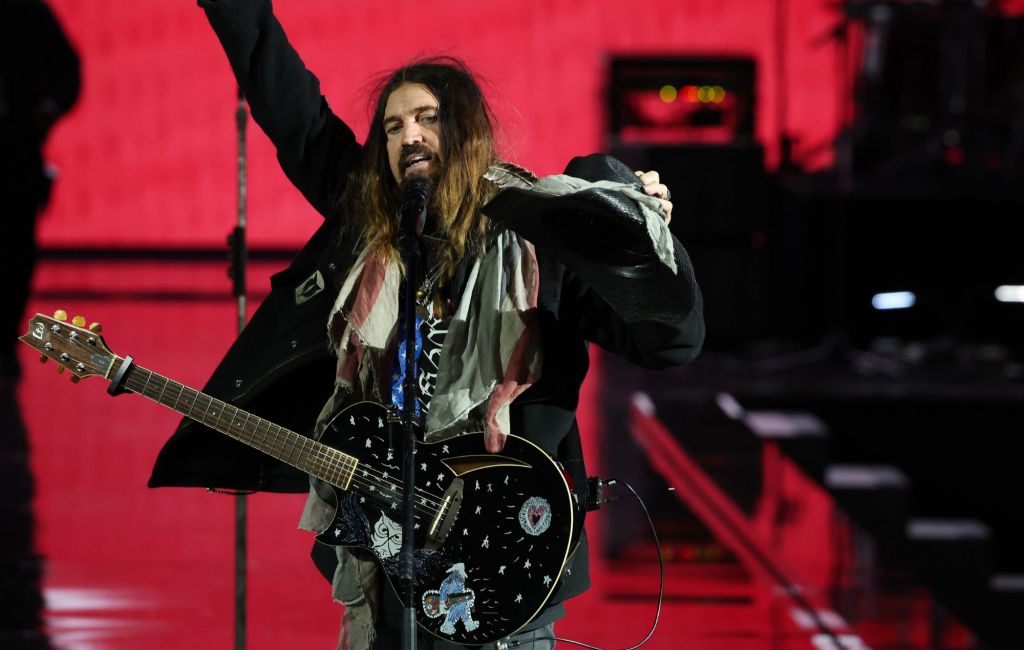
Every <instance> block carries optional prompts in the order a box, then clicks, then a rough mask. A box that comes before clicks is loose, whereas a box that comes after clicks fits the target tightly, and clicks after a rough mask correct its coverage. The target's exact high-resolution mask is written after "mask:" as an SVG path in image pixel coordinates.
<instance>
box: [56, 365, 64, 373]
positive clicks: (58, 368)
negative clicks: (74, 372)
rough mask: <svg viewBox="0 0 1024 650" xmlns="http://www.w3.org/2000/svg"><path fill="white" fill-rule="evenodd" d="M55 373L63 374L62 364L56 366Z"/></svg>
mask: <svg viewBox="0 0 1024 650" xmlns="http://www.w3.org/2000/svg"><path fill="white" fill-rule="evenodd" d="M57 374H58V375H63V374H64V366H57Z"/></svg>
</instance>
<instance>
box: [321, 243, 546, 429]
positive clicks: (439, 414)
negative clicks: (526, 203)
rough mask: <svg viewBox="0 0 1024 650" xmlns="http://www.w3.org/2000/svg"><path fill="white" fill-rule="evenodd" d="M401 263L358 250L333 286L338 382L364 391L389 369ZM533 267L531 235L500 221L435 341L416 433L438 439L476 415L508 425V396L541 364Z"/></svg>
mask: <svg viewBox="0 0 1024 650" xmlns="http://www.w3.org/2000/svg"><path fill="white" fill-rule="evenodd" d="M400 285H401V271H400V269H399V267H398V264H397V262H383V261H381V260H380V257H379V256H377V255H374V254H373V253H372V252H371V251H366V250H364V251H363V253H362V254H361V255H360V256H359V258H358V259H357V260H356V262H355V264H354V265H353V267H352V269H351V271H350V272H349V274H348V277H347V278H346V280H345V282H344V283H343V284H342V286H341V290H340V291H339V293H338V297H337V299H336V301H335V304H334V307H333V308H332V310H331V316H330V318H329V320H328V325H327V330H328V336H329V338H330V341H331V345H332V347H333V348H334V351H335V353H336V354H337V356H338V363H337V372H336V377H335V382H336V389H338V390H341V391H344V392H346V393H351V392H352V391H353V390H355V391H357V392H359V393H360V394H362V395H363V396H366V397H369V396H372V395H375V394H377V392H378V390H379V379H378V378H379V377H381V376H390V369H389V368H382V367H380V364H381V363H387V364H390V362H391V356H392V355H391V354H389V351H390V346H391V345H392V342H393V338H394V334H395V332H396V330H397V328H398V325H399V323H398V313H399V312H398V304H399V288H400ZM538 288H539V277H538V272H537V257H536V254H535V253H534V250H533V245H532V244H530V243H529V242H527V241H526V240H524V239H523V238H522V237H520V236H519V235H517V234H515V233H513V232H511V231H509V230H503V231H500V232H499V233H498V234H497V236H496V238H495V241H494V243H493V244H492V245H491V246H490V247H489V248H488V250H487V252H486V253H485V254H484V255H483V256H482V257H479V258H477V259H475V260H474V261H473V262H472V265H471V267H470V269H469V272H468V273H467V274H466V284H465V288H464V289H463V291H462V295H461V297H460V299H459V301H458V306H457V307H456V310H455V313H454V314H452V317H451V321H450V323H449V325H448V333H447V335H446V336H445V340H444V345H443V346H442V348H441V358H440V361H439V363H438V375H437V386H436V387H435V390H434V396H433V397H432V398H431V400H430V408H429V410H428V411H427V418H426V423H425V427H424V439H425V440H427V441H434V440H440V439H443V438H446V437H449V436H452V435H456V434H458V433H461V432H464V431H467V430H469V428H470V427H472V426H473V425H476V424H478V423H482V424H483V426H484V427H485V429H486V431H487V432H488V433H489V434H494V433H502V434H507V433H509V429H510V422H509V406H510V404H511V403H512V400H514V399H515V398H516V397H517V396H518V395H519V394H521V393H522V392H523V391H524V390H526V389H527V388H529V387H530V386H531V385H532V384H534V383H535V382H536V381H537V379H538V378H539V376H540V372H541V346H540V329H539V327H538V324H537V293H538Z"/></svg>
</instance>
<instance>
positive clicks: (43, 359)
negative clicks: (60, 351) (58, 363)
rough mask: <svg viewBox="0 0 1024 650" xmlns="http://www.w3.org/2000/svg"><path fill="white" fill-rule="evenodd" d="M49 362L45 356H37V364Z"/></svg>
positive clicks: (48, 358)
mask: <svg viewBox="0 0 1024 650" xmlns="http://www.w3.org/2000/svg"><path fill="white" fill-rule="evenodd" d="M49 360H50V357H48V356H46V355H45V354H40V355H39V363H46V362H47V361H49Z"/></svg>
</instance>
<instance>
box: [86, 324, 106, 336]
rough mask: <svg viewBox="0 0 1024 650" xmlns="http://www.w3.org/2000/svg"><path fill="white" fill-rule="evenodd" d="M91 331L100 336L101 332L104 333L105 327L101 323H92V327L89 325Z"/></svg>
mask: <svg viewBox="0 0 1024 650" xmlns="http://www.w3.org/2000/svg"><path fill="white" fill-rule="evenodd" d="M89 331H90V332H95V333H96V334H99V333H100V332H102V331H103V326H102V325H100V324H99V323H92V324H91V325H89Z"/></svg>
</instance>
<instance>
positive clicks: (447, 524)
mask: <svg viewBox="0 0 1024 650" xmlns="http://www.w3.org/2000/svg"><path fill="white" fill-rule="evenodd" d="M462 486H463V481H462V479H461V478H456V479H452V484H451V485H449V486H448V489H447V490H445V492H444V496H443V497H442V498H441V506H440V507H439V508H438V509H437V516H436V517H434V521H433V522H432V523H431V524H430V530H428V531H427V541H426V543H425V544H424V547H425V548H427V549H430V550H432V551H436V550H437V549H439V548H441V546H442V545H443V544H444V540H445V539H447V538H448V533H449V532H451V530H452V526H453V525H455V518H456V517H457V516H458V514H459V508H460V507H461V506H462Z"/></svg>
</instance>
